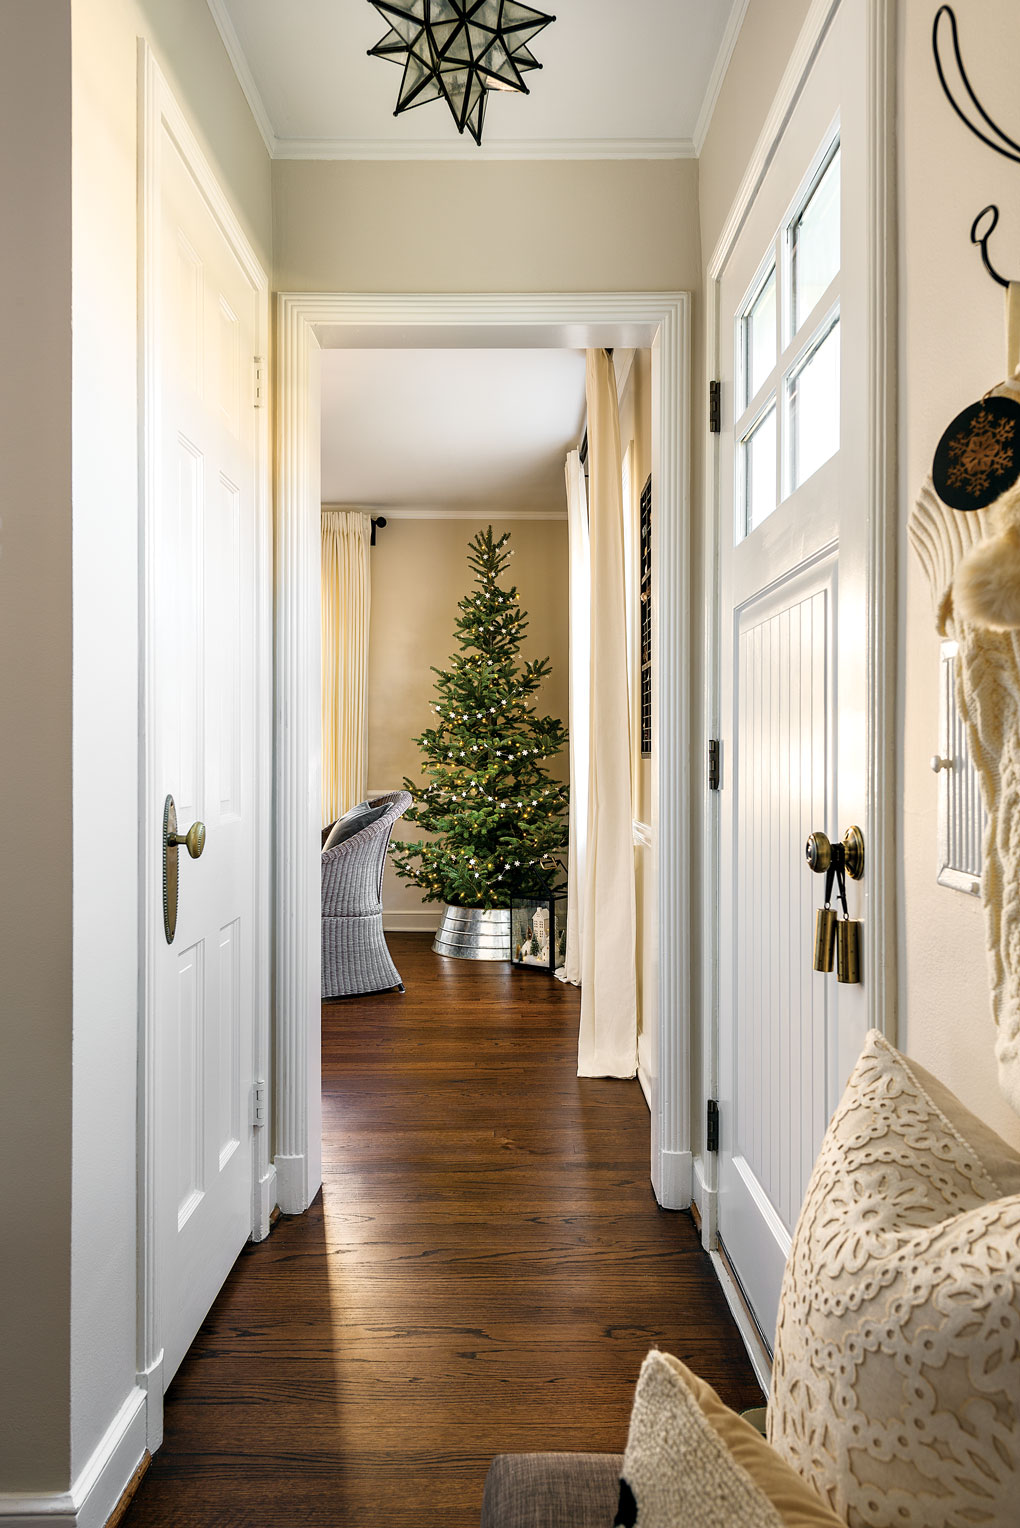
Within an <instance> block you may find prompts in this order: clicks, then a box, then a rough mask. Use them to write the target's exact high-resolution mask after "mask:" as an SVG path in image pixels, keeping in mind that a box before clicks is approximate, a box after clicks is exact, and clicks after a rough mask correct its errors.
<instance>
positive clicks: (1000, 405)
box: [932, 395, 1020, 509]
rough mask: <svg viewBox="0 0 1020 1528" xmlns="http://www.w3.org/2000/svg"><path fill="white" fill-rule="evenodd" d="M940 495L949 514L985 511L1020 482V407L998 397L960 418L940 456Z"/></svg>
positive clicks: (941, 445)
mask: <svg viewBox="0 0 1020 1528" xmlns="http://www.w3.org/2000/svg"><path fill="white" fill-rule="evenodd" d="M932 476H933V478H934V481H935V492H936V493H937V494H938V496H939V498H940V499H941V500H942V502H943V503H944V504H948V505H949V507H950V509H984V508H985V506H986V505H988V504H993V503H994V502H995V500H996V499H997V498H998V497H999V495H1000V494H1001V493H1005V491H1006V489H1007V488H1012V486H1013V484H1014V483H1015V482H1016V480H1017V478H1018V477H1020V403H1017V402H1016V401H1015V400H1014V399H1013V398H1004V397H1000V396H998V395H995V396H994V397H988V398H982V399H981V400H980V401H979V402H977V403H972V404H971V405H970V407H969V408H966V409H964V410H963V413H962V414H957V416H956V418H955V419H954V420H953V422H952V424H951V425H950V426H949V428H948V430H946V432H945V434H944V435H943V437H942V439H941V440H940V441H939V443H938V447H937V448H936V451H935V461H934V463H933V465H932Z"/></svg>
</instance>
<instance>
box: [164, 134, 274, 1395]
mask: <svg viewBox="0 0 1020 1528" xmlns="http://www.w3.org/2000/svg"><path fill="white" fill-rule="evenodd" d="M160 187H161V192H160V198H161V205H160V216H159V224H158V226H159V228H160V236H159V253H160V268H159V288H160V301H159V311H158V315H157V336H158V353H159V374H158V385H159V403H158V411H159V419H160V433H159V469H158V483H157V490H156V491H157V504H156V516H155V518H156V531H155V550H156V580H155V610H154V621H153V628H152V629H153V631H154V638H155V653H154V690H155V693H154V695H153V697H152V715H153V718H154V732H155V736H154V737H153V739H152V747H153V749H154V758H155V765H156V767H155V773H156V780H157V786H158V798H159V799H158V807H159V813H160V816H162V807H163V798H164V797H165V796H166V795H168V794H169V795H172V796H173V797H174V800H175V803H176V810H177V820H178V825H179V831H180V832H181V833H184V832H186V831H187V829H188V828H189V827H190V826H191V824H192V823H193V822H194V821H196V820H201V821H202V822H204V823H205V826H206V830H207V839H206V844H205V850H204V853H203V854H202V855H201V857H200V858H199V859H196V860H191V859H190V858H189V857H188V854H187V851H186V850H185V849H183V848H182V849H181V850H180V851H179V871H180V874H179V888H180V889H179V911H178V921H177V929H176V935H175V938H174V941H173V943H172V944H168V943H167V942H166V939H165V936H164V932H163V928H162V924H161V926H160V928H159V931H158V933H156V932H154V935H153V947H154V949H155V950H156V957H155V960H156V970H155V971H154V973H153V983H154V1003H155V1026H156V1062H157V1086H158V1089H159V1108H158V1114H157V1117H158V1121H159V1124H158V1139H157V1160H158V1163H159V1171H158V1178H157V1200H158V1204H157V1211H156V1213H157V1221H158V1234H157V1247H158V1249H159V1251H158V1259H157V1262H158V1278H157V1282H158V1288H159V1298H160V1314H161V1327H162V1334H163V1346H164V1367H163V1374H164V1383H165V1384H167V1383H169V1381H170V1379H171V1378H172V1377H173V1374H174V1372H175V1371H176V1369H177V1367H178V1365H179V1364H180V1361H181V1359H182V1358H183V1357H184V1354H185V1353H186V1352H187V1350H188V1348H189V1346H190V1345H191V1342H192V1340H193V1339H194V1337H195V1334H196V1332H197V1331H198V1328H199V1326H200V1325H201V1323H202V1320H203V1319H204V1317H205V1315H206V1313H207V1312H208V1310H209V1307H210V1306H211V1304H212V1302H213V1300H214V1299H215V1297H216V1294H217V1292H218V1290H219V1288H220V1286H221V1284H222V1283H223V1280H224V1279H225V1277H226V1275H227V1273H228V1272H229V1270H230V1268H231V1265H232V1264H233V1262H234V1260H235V1258H236V1257H237V1254H238V1252H239V1251H240V1249H241V1247H242V1246H243V1245H244V1243H245V1241H246V1240H247V1239H248V1236H249V1234H250V1231H251V1225H252V1129H253V1120H252V1106H251V1097H250V1095H251V1085H252V1045H253V1012H252V1007H253V1001H254V994H253V961H254V953H253V951H254V911H255V902H256V897H255V859H254V847H255V846H254V834H255V828H254V822H255V807H254V785H255V752H256V749H255V742H256V739H255V672H256V671H255V662H256V642H255V617H254V590H255V570H254V553H255V536H256V503H255V485H256V461H257V457H256V444H255V413H254V401H255V400H254V394H253V372H252V358H253V355H254V351H255V335H256V324H257V307H256V301H257V299H256V294H255V292H254V291H253V289H252V286H251V284H250V282H249V281H248V279H247V278H246V276H245V275H244V273H243V271H242V270H241V268H240V266H239V265H238V262H237V259H236V258H235V256H234V254H233V252H232V250H231V248H230V246H229V244H228V242H227V240H226V239H225V237H224V235H223V233H222V231H221V229H220V227H219V225H218V223H217V222H216V220H215V218H214V217H213V215H212V214H211V212H210V209H209V207H208V205H207V203H206V201H205V199H204V197H203V196H202V194H201V192H200V191H199V189H198V187H197V186H196V184H195V181H194V179H193V177H192V175H191V173H190V172H189V169H188V166H187V165H186V163H185V162H184V160H183V159H182V158H181V157H180V155H179V154H178V152H177V151H176V149H175V147H174V145H173V143H172V142H171V140H170V139H169V137H168V138H167V140H166V146H165V149H164V152H163V156H162V173H161V175H160ZM149 831H150V832H153V831H155V832H159V826H158V825H157V824H155V823H150V824H149Z"/></svg>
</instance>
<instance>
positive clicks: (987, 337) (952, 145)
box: [897, 0, 1020, 1143]
mask: <svg viewBox="0 0 1020 1528" xmlns="http://www.w3.org/2000/svg"><path fill="white" fill-rule="evenodd" d="M936 9H937V4H936V3H935V0H924V3H922V4H918V3H917V0H909V3H903V0H901V5H900V26H901V34H900V90H901V101H900V132H901V137H900V153H901V167H900V174H901V182H900V184H901V193H902V204H901V226H900V238H901V253H900V340H901V346H902V350H901V373H900V427H901V436H900V447H901V457H900V466H901V477H900V482H901V505H902V513H901V523H902V526H903V529H904V532H905V528H906V520H907V514H908V511H909V507H910V504H911V503H912V502H913V498H914V495H915V494H916V492H917V489H918V488H919V486H920V484H921V483H922V481H923V479H924V477H925V475H926V473H927V472H928V471H929V470H930V467H931V459H932V454H933V452H934V449H935V446H936V444H937V442H938V439H939V436H940V435H941V433H942V431H943V430H944V428H945V427H946V425H947V424H948V423H949V421H950V420H951V419H952V418H953V416H954V415H955V414H957V413H958V412H959V410H960V409H961V408H963V407H964V406H965V405H966V404H968V403H971V402H973V401H974V400H975V399H976V398H978V397H980V396H981V394H982V393H983V392H984V391H985V390H986V389H987V388H989V387H991V386H992V385H993V384H994V383H995V382H997V381H999V380H1000V379H1001V378H1002V377H1003V375H1004V374H1005V364H1006V363H1005V341H1004V331H1003V293H1002V289H1001V288H999V287H997V286H996V285H995V283H994V282H993V281H992V280H991V279H990V278H989V277H988V276H987V275H986V274H985V272H984V270H983V269H982V266H981V260H980V256H979V254H978V251H977V250H976V249H975V248H974V247H973V246H972V245H971V244H970V242H969V239H968V231H969V228H970V224H971V220H972V218H973V217H974V216H975V214H976V213H977V212H979V211H980V209H981V208H982V207H983V206H985V204H986V203H987V202H991V201H995V202H998V204H999V206H1000V207H1001V209H1002V221H1001V222H1000V224H999V228H998V229H997V231H996V235H995V238H994V240H993V246H994V251H993V258H994V259H996V260H997V261H998V263H999V265H1000V267H1002V268H1004V270H1005V272H1006V274H1008V275H1010V276H1020V206H1018V203H1017V197H1016V189H1017V169H1016V166H1015V165H1013V164H1010V163H1008V162H1007V161H1006V160H1004V159H1000V158H999V157H998V155H996V154H993V153H992V152H991V151H990V150H989V149H987V148H985V147H984V146H983V145H982V144H980V143H978V141H977V140H976V139H975V138H974V137H972V135H971V134H970V133H969V132H968V131H967V130H966V128H965V127H964V126H963V124H962V123H961V122H960V121H959V120H958V118H957V117H956V116H955V114H954V113H953V111H952V108H951V107H950V106H949V104H948V102H947V101H946V100H945V98H944V97H943V95H942V92H941V90H940V88H939V85H938V81H937V78H936V76H935V70H934V66H933V63H932V58H931V43H930V37H931V25H932V18H933V16H934V14H935V11H936ZM955 9H956V14H957V18H958V21H959V28H960V39H961V45H962V48H963V53H964V57H965V59H966V62H967V68H968V70H969V72H970V75H971V78H972V79H973V80H974V81H975V85H976V88H977V90H978V92H979V94H980V95H981V97H982V99H983V100H984V101H985V102H986V103H987V105H988V107H989V109H990V110H991V112H992V115H993V116H997V117H998V118H999V119H1000V120H1002V121H1004V123H1006V124H1007V130H1009V129H1008V123H1009V122H1010V121H1013V122H1015V121H1016V67H1015V66H1016V60H1017V58H1020V9H1018V7H1017V6H1016V4H1015V3H1014V0H956V5H955ZM935 188H937V190H936V189H935ZM900 566H901V582H900V588H901V623H902V625H901V641H900V658H901V665H902V669H901V674H902V689H901V717H902V722H901V730H900V734H899V737H898V739H897V745H898V752H899V755H900V757H901V759H902V810H901V814H900V819H899V828H900V843H901V846H902V860H903V879H902V881H901V885H900V888H899V890H900V927H901V931H902V940H901V952H900V953H901V967H900V993H901V1013H900V1036H901V1040H902V1041H903V1043H904V1045H905V1048H906V1049H907V1051H908V1052H909V1053H910V1054H911V1055H914V1056H916V1057H917V1059H918V1060H919V1061H920V1062H922V1063H923V1064H924V1065H925V1066H928V1067H930V1068H931V1070H932V1071H934V1072H936V1073H937V1074H938V1076H940V1077H941V1078H943V1079H944V1081H945V1082H947V1083H948V1084H949V1086H950V1087H951V1088H952V1089H953V1090H954V1091H955V1092H957V1093H959V1095H960V1097H961V1098H962V1099H963V1101H964V1102H965V1103H966V1104H967V1105H969V1107H970V1108H972V1109H974V1110H975V1111H976V1112H977V1113H978V1114H980V1115H981V1117H982V1118H983V1119H986V1120H987V1121H988V1123H989V1124H990V1125H992V1126H993V1127H994V1128H995V1129H997V1130H999V1131H1001V1132H1002V1133H1003V1134H1005V1135H1007V1136H1009V1137H1010V1139H1011V1140H1013V1141H1014V1142H1017V1143H1020V1121H1018V1120H1017V1119H1016V1117H1015V1116H1014V1115H1013V1113H1012V1111H1011V1110H1010V1109H1009V1108H1008V1107H1007V1105H1006V1103H1005V1102H1004V1100H1003V1099H1002V1098H1001V1096H1000V1094H999V1092H998V1087H997V1084H996V1079H995V1064H994V1058H993V1055H992V1046H993V1044H994V1028H993V1025H992V1023H991V1018H990V1013H989V1002H988V976H987V969H986V960H985V945H984V929H983V918H982V912H981V908H980V906H979V903H978V901H977V899H976V898H973V897H969V896H967V895H965V894H963V893H961V892H956V891H950V890H947V889H946V888H945V887H942V886H939V885H937V884H936V881H935V833H936V779H935V776H934V775H933V774H932V773H931V771H930V769H929V767H928V760H929V757H930V755H931V754H933V753H935V752H937V750H938V639H937V637H936V634H935V629H934V620H933V615H932V609H931V604H930V601H929V597H928V589H927V585H926V584H925V581H924V579H923V577H922V575H921V572H920V569H919V568H918V566H917V564H916V563H915V561H914V558H913V555H912V554H911V553H909V552H908V551H907V548H906V540H905V535H904V537H903V538H902V547H901V564H900Z"/></svg>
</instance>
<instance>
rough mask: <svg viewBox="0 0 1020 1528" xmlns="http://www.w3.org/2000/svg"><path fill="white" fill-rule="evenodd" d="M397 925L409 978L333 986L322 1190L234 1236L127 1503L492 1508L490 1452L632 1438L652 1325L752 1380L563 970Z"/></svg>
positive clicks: (658, 1341)
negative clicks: (581, 1058)
mask: <svg viewBox="0 0 1020 1528" xmlns="http://www.w3.org/2000/svg"><path fill="white" fill-rule="evenodd" d="M389 942H390V947H391V950H392V952H393V957H394V959H395V961H396V963H397V965H398V967H399V968H400V971H401V974H402V976H403V978H404V981H405V983H406V985H407V993H406V995H405V996H399V995H393V996H390V995H386V996H381V997H372V998H364V999H354V1000H348V1001H346V1002H337V1003H326V1004H324V1005H323V1107H324V1164H323V1165H324V1186H323V1191H322V1193H321V1194H320V1195H319V1197H318V1198H317V1200H316V1201H315V1204H314V1205H313V1206H312V1208H311V1210H309V1212H308V1213H307V1214H306V1215H304V1216H300V1217H297V1218H294V1219H284V1220H281V1221H279V1222H278V1223H277V1225H276V1227H275V1228H274V1230H273V1232H272V1235H271V1236H270V1238H269V1240H268V1241H266V1242H263V1243H262V1244H261V1245H259V1246H252V1247H249V1248H248V1249H247V1250H246V1251H245V1252H244V1254H243V1255H242V1256H241V1258H240V1259H239V1261H238V1263H237V1265H236V1267H235V1268H234V1271H233V1273H232V1274H231V1275H230V1277H229V1279H228V1280H227V1283H226V1285H225V1286H224V1288H223V1291H222V1293H221V1294H220V1296H219V1299H218V1300H217V1302H216V1304H215V1306H214V1307H213V1309H212V1311H211V1313H210V1315H209V1318H208V1320H207V1321H206V1322H205V1325H204V1326H203V1327H202V1330H201V1332H200V1333H199V1336H198V1338H197V1340H196V1342H195V1345H194V1347H193V1349H192V1351H191V1353H190V1354H189V1355H188V1357H187V1358H186V1359H185V1361H184V1364H183V1365H182V1367H181V1369H180V1371H179V1373H178V1375H177V1377H176V1379H175V1381H174V1383H173V1385H172V1386H171V1388H170V1391H169V1393H168V1395H167V1398H166V1437H165V1442H164V1444H163V1447H162V1448H161V1449H160V1450H159V1452H158V1453H157V1454H156V1456H155V1458H154V1460H153V1462H152V1465H151V1468H150V1469H149V1472H148V1474H147V1475H146V1477H145V1479H144V1480H143V1481H142V1483H141V1486H140V1487H139V1490H138V1494H137V1496H136V1497H135V1500H134V1502H133V1503H132V1505H131V1506H130V1508H129V1509H128V1512H127V1514H126V1516H125V1518H124V1528H166V1525H181V1528H228V1525H234V1524H237V1525H251V1528H261V1525H266V1528H269V1525H273V1528H290V1525H292V1524H293V1525H295V1528H296V1525H298V1524H301V1525H304V1524H310V1525H315V1528H318V1525H325V1524H330V1525H335V1524H336V1523H339V1522H343V1521H351V1522H378V1523H380V1524H386V1525H390V1528H402V1525H404V1524H407V1525H409V1528H410V1525H412V1524H413V1525H414V1528H430V1525H433V1524H434V1525H437V1528H438V1525H442V1528H469V1525H470V1528H477V1523H478V1514H479V1507H480V1503H481V1495H482V1482H483V1480H484V1478H485V1472H486V1470H487V1468H488V1465H489V1461H490V1459H491V1457H492V1455H493V1454H495V1453H500V1452H507V1451H512V1450H518V1449H596V1450H622V1448H623V1445H624V1442H625V1440H626V1435H627V1420H628V1415H629V1411H630V1400H631V1393H632V1390H633V1386H634V1381H635V1379H636V1377H637V1372H638V1369H639V1367H640V1364H641V1360H642V1358H643V1357H644V1355H645V1353H646V1352H647V1350H648V1349H649V1348H650V1347H652V1346H654V1345H659V1346H661V1347H663V1348H665V1349H667V1350H669V1351H670V1352H673V1353H676V1354H677V1355H678V1356H679V1357H681V1358H682V1359H683V1360H684V1361H685V1362H686V1363H688V1364H690V1365H691V1367H692V1368H694V1369H696V1370H697V1371H698V1372H699V1373H700V1374H702V1375H704V1377H705V1378H706V1379H708V1380H709V1381H710V1382H711V1383H712V1384H714V1385H715V1386H716V1388H717V1389H718V1390H719V1391H720V1392H721V1394H722V1395H723V1398H724V1399H725V1400H727V1401H728V1402H729V1403H730V1404H731V1405H735V1406H737V1407H746V1406H752V1405H758V1404H759V1403H760V1401H761V1395H760V1391H759V1389H758V1386H757V1384H756V1382H755V1379H754V1376H753V1373H752V1371H751V1368H750V1365H749V1364H748V1362H747V1359H746V1357H745V1355H744V1351H743V1348H742V1346H741V1343H740V1339H739V1337H738V1336H737V1333H736V1329H735V1328H734V1326H733V1324H732V1321H731V1319H730V1316H729V1313H728V1311H727V1309H726V1304H725V1300H724V1298H723V1295H722V1292H721V1290H720V1288H719V1286H718V1284H717V1282H716V1279H715V1276H714V1274H713V1272H712V1268H711V1265H710V1263H709V1261H708V1258H707V1257H706V1256H705V1254H704V1253H703V1252H702V1250H701V1247H700V1245H699V1243H698V1238H697V1235H696V1232H695V1230H694V1226H693V1223H692V1221H691V1219H690V1216H689V1215H686V1214H675V1213H669V1212H667V1211H664V1210H660V1209H659V1208H658V1207H657V1205H656V1203H655V1199H654V1197H653V1194H652V1191H651V1187H650V1185H649V1181H648V1130H649V1127H648V1110H647V1108H646V1106H645V1102H644V1099H643V1098H642V1096H641V1092H640V1089H639V1087H638V1084H637V1083H636V1082H613V1081H591V1080H584V1081H580V1080H579V1079H578V1078H577V1077H576V1076H575V1075H574V1072H575V1066H576V1039H577V1019H578V1008H579V998H578V994H577V992H576V990H575V989H573V988H570V987H564V986H562V985H561V984H560V983H559V982H557V981H555V980H553V979H552V978H549V977H547V976H545V975H543V974H541V973H539V972H534V971H519V970H517V971H515V970H513V969H511V968H510V967H504V966H486V965H480V964H476V963H473V962H468V961H454V960H444V959H441V958H440V957H438V956H435V955H433V954H432V952H431V950H430V948H429V941H428V939H427V938H426V937H425V936H419V935H409V934H405V935H391V936H389Z"/></svg>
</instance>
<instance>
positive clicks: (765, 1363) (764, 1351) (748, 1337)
mask: <svg viewBox="0 0 1020 1528" xmlns="http://www.w3.org/2000/svg"><path fill="white" fill-rule="evenodd" d="M709 1257H710V1258H711V1259H712V1266H713V1268H714V1269H715V1272H716V1277H717V1278H718V1280H719V1283H720V1284H721V1285H722V1289H723V1294H724V1295H725V1296H726V1304H727V1305H728V1306H729V1308H730V1314H731V1315H732V1317H733V1319H734V1321H735V1322H736V1323H737V1330H738V1331H739V1333H740V1336H741V1338H742V1340H743V1343H744V1347H745V1348H746V1349H747V1356H748V1358H749V1359H750V1360H751V1367H752V1369H753V1370H754V1372H755V1376H756V1378H757V1380H758V1383H759V1385H760V1386H761V1388H762V1391H763V1392H764V1394H765V1395H768V1393H769V1386H770V1385H771V1383H772V1354H771V1353H770V1352H769V1350H768V1348H767V1347H766V1346H765V1344H764V1342H763V1341H762V1336H761V1333H760V1332H759V1330H758V1327H757V1324H756V1322H755V1320H754V1317H753V1316H752V1315H751V1314H750V1312H749V1311H748V1309H747V1304H746V1302H745V1300H744V1295H743V1291H742V1290H741V1288H740V1285H739V1284H738V1283H737V1281H736V1279H735V1278H734V1277H733V1275H732V1273H731V1272H730V1270H729V1265H728V1264H727V1262H726V1260H725V1258H724V1257H723V1256H722V1253H721V1252H719V1251H714V1252H710V1253H709Z"/></svg>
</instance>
